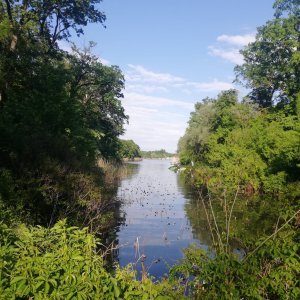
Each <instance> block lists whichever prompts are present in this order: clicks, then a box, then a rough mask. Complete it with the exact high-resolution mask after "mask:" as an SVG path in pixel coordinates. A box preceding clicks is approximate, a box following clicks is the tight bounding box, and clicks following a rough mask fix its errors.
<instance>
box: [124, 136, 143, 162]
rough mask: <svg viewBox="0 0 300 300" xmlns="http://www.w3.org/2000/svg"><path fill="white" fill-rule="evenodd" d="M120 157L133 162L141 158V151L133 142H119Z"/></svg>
mask: <svg viewBox="0 0 300 300" xmlns="http://www.w3.org/2000/svg"><path fill="white" fill-rule="evenodd" d="M120 143H121V149H120V155H121V157H122V158H124V159H129V160H133V159H135V158H140V157H141V149H140V147H139V146H138V145H137V144H136V143H135V142H134V141H133V140H120Z"/></svg>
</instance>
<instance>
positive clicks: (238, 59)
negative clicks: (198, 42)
mask: <svg viewBox="0 0 300 300" xmlns="http://www.w3.org/2000/svg"><path fill="white" fill-rule="evenodd" d="M209 54H210V55H213V56H218V57H221V58H223V59H225V60H227V61H230V62H232V63H234V64H238V65H240V64H242V63H243V62H244V59H243V55H242V54H240V53H239V49H222V48H216V47H214V46H210V47H209Z"/></svg>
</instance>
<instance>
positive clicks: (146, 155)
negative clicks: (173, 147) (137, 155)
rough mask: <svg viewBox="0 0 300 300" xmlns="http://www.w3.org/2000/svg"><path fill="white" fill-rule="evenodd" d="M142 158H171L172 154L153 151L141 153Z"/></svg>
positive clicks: (162, 150)
mask: <svg viewBox="0 0 300 300" xmlns="http://www.w3.org/2000/svg"><path fill="white" fill-rule="evenodd" d="M141 153H142V157H143V158H169V157H173V156H174V155H175V154H174V153H169V152H167V151H166V150H164V149H161V150H153V151H142V152H141Z"/></svg>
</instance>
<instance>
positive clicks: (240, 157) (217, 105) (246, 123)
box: [178, 91, 300, 193]
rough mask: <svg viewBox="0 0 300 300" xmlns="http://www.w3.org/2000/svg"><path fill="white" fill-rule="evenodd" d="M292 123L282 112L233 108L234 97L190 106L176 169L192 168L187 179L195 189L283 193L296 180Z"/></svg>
mask: <svg viewBox="0 0 300 300" xmlns="http://www.w3.org/2000/svg"><path fill="white" fill-rule="evenodd" d="M298 122H299V119H298V117H297V116H295V115H293V114H291V115H287V114H286V111H285V110H283V111H278V112H272V113H271V112H264V111H260V110H258V109H257V107H256V106H255V105H253V104H251V103H249V102H247V101H244V102H242V103H239V102H237V95H236V93H235V92H234V91H229V92H224V93H221V94H220V95H219V96H218V97H217V98H216V99H209V100H207V99H205V101H204V102H203V103H201V104H197V105H196V106H195V112H193V113H192V114H191V118H190V121H189V127H188V128H187V130H186V133H185V135H184V136H183V137H182V138H181V139H180V141H179V144H178V149H179V157H180V158H181V163H182V164H185V165H189V164H190V162H192V161H193V162H194V163H195V166H194V167H192V166H191V167H190V168H188V169H187V173H188V174H193V177H192V179H191V180H193V181H194V183H195V184H196V185H199V184H204V185H205V184H209V187H210V188H218V187H220V188H221V189H222V187H224V186H225V187H227V188H236V186H241V187H242V188H244V189H245V190H247V189H248V190H249V189H251V190H253V191H265V192H270V193H275V192H279V191H281V192H283V191H285V186H286V183H287V182H295V181H297V180H299V166H298V164H299V161H300V156H299V142H300V135H299V128H298V125H297V124H298ZM201 169H202V171H201ZM191 170H192V171H191ZM191 172H192V173H191Z"/></svg>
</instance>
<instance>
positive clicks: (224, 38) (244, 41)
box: [217, 33, 255, 46]
mask: <svg viewBox="0 0 300 300" xmlns="http://www.w3.org/2000/svg"><path fill="white" fill-rule="evenodd" d="M217 41H218V42H225V43H228V44H231V45H236V46H246V45H248V44H249V43H252V42H254V41H255V33H250V34H245V35H227V34H222V35H220V36H218V37H217Z"/></svg>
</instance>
